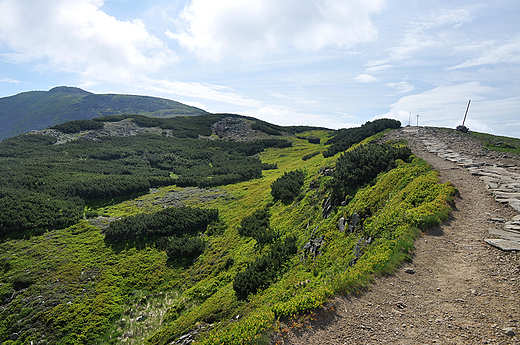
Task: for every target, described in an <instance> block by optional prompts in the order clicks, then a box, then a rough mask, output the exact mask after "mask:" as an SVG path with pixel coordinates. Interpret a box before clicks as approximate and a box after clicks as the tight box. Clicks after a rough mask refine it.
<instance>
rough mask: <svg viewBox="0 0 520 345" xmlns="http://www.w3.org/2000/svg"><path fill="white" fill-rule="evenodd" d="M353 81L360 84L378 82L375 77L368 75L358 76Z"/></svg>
mask: <svg viewBox="0 0 520 345" xmlns="http://www.w3.org/2000/svg"><path fill="white" fill-rule="evenodd" d="M354 80H355V81H358V82H360V83H373V82H375V81H378V79H377V78H376V77H374V76H371V75H370V74H360V75H358V76H357V77H355V78H354Z"/></svg>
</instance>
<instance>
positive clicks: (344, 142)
mask: <svg viewBox="0 0 520 345" xmlns="http://www.w3.org/2000/svg"><path fill="white" fill-rule="evenodd" d="M399 127H401V122H400V121H397V120H391V119H380V120H375V121H372V122H370V121H367V122H366V123H365V124H364V125H362V126H361V127H354V128H347V129H340V130H338V131H337V133H336V135H334V137H332V138H331V139H329V140H328V141H327V142H326V143H325V144H327V145H330V144H332V145H331V146H330V147H329V148H328V149H327V151H325V152H324V153H323V157H325V158H327V157H332V156H334V155H335V154H336V153H338V152H341V151H345V150H347V149H348V148H349V147H350V146H352V145H353V144H357V143H359V142H361V141H362V140H363V139H366V138H368V137H370V136H372V135H374V134H377V133H379V132H382V131H384V130H385V129H388V128H391V129H395V128H399Z"/></svg>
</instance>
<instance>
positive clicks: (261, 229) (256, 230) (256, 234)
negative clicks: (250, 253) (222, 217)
mask: <svg viewBox="0 0 520 345" xmlns="http://www.w3.org/2000/svg"><path fill="white" fill-rule="evenodd" d="M238 233H239V234H240V235H241V236H249V237H252V238H254V239H255V240H256V242H257V243H258V244H260V245H263V244H266V243H271V242H273V241H274V239H275V238H276V235H275V233H274V232H273V231H272V230H271V229H270V228H269V211H268V210H267V209H261V210H257V211H255V212H254V213H253V214H252V215H250V216H247V217H245V218H244V219H242V221H241V222H240V227H239V228H238Z"/></svg>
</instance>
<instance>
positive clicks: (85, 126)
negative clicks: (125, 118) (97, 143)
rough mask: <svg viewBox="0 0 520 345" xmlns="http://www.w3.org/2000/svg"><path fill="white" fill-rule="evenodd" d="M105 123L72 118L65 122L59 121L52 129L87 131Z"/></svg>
mask: <svg viewBox="0 0 520 345" xmlns="http://www.w3.org/2000/svg"><path fill="white" fill-rule="evenodd" d="M104 126H105V125H104V124H103V122H99V121H94V120H74V121H69V122H65V123H61V124H59V125H56V126H54V127H51V128H52V129H55V130H57V131H60V132H62V133H78V132H81V131H88V130H92V129H101V128H103V127H104Z"/></svg>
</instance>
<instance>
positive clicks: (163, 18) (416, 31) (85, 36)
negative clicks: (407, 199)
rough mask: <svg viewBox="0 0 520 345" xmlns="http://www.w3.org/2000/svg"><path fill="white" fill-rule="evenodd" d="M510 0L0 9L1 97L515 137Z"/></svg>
mask: <svg viewBox="0 0 520 345" xmlns="http://www.w3.org/2000/svg"><path fill="white" fill-rule="evenodd" d="M518 18H520V1H518V0H493V1H473V0H464V1H462V0H449V1H443V0H429V1H419V0H312V1H311V0H297V1H296V0H282V1H281V0H218V1H216V0H187V1H182V0H168V1H167V0H0V97H6V96H11V95H14V94H17V93H20V92H25V91H31V90H49V89H51V88H52V87H55V86H63V85H65V86H76V87H80V88H83V89H85V90H87V91H91V92H94V93H121V94H137V95H149V96H155V97H163V98H168V99H173V100H176V101H179V102H182V103H185V104H189V105H193V106H197V107H199V108H202V109H204V110H206V111H209V112H215V113H236V114H242V115H248V116H254V117H257V118H260V119H263V120H266V121H269V122H272V123H275V124H279V125H313V126H323V127H328V128H334V129H336V128H348V127H353V126H359V125H361V124H363V123H365V122H366V121H372V120H375V119H378V118H393V119H398V120H400V121H401V123H402V124H403V125H408V124H410V125H414V126H415V125H419V126H436V127H450V128H455V127H456V126H457V125H460V124H462V121H463V119H464V114H465V111H466V107H467V104H468V101H469V100H471V104H470V107H469V111H468V115H467V119H466V122H465V125H466V126H467V127H468V128H469V129H470V130H473V131H477V132H486V133H492V134H498V135H505V136H511V137H517V138H520V21H519V20H518Z"/></svg>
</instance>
